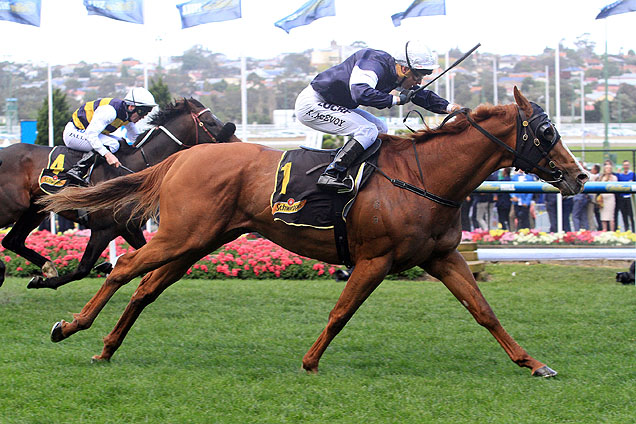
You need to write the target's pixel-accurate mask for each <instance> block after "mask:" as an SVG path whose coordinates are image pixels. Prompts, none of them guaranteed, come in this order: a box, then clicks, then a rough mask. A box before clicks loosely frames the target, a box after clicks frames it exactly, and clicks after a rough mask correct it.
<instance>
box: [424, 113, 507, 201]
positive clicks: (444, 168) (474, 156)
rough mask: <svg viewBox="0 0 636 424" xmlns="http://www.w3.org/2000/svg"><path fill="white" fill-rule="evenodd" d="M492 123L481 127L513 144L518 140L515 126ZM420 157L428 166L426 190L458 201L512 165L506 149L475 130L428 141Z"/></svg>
mask: <svg viewBox="0 0 636 424" xmlns="http://www.w3.org/2000/svg"><path fill="white" fill-rule="evenodd" d="M488 121H492V123H491V122H488ZM488 121H486V122H484V123H483V124H482V123H480V125H481V126H483V127H484V128H485V129H486V130H487V131H488V132H490V133H491V134H493V135H495V136H496V137H497V138H499V139H500V140H502V141H504V142H505V143H507V144H508V145H510V143H512V140H514V131H515V128H516V127H515V125H514V123H513V124H502V123H501V122H497V120H496V119H495V118H491V119H490V120H488ZM427 143H430V144H429V145H427ZM418 154H419V155H420V160H421V161H422V160H423V161H424V162H425V163H426V165H425V166H424V167H425V168H426V170H424V171H423V172H424V174H425V177H424V178H425V186H426V189H427V190H428V191H430V192H431V193H434V194H436V195H438V196H442V197H444V198H447V199H449V200H454V201H457V202H461V201H463V200H464V199H465V198H466V197H467V196H468V195H470V193H472V192H473V191H474V190H475V189H476V188H477V187H479V185H480V184H481V183H482V182H484V180H485V179H486V178H488V176H489V175H490V174H492V173H493V172H494V171H496V170H497V169H500V168H503V167H504V166H508V165H510V163H509V161H508V159H506V152H505V150H504V149H503V148H502V147H500V146H498V145H497V144H495V143H494V142H492V141H491V140H489V139H488V138H486V136H484V135H483V134H481V133H480V132H479V131H477V130H476V129H474V128H471V129H467V130H466V131H464V132H462V133H461V134H457V135H442V136H438V137H435V138H433V139H431V140H429V141H426V142H424V143H423V144H422V145H421V146H419V148H418ZM424 158H428V159H424Z"/></svg>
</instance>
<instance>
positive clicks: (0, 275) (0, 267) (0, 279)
mask: <svg viewBox="0 0 636 424" xmlns="http://www.w3.org/2000/svg"><path fill="white" fill-rule="evenodd" d="M6 269H7V267H6V265H5V264H4V261H0V287H2V284H4V273H5V271H6Z"/></svg>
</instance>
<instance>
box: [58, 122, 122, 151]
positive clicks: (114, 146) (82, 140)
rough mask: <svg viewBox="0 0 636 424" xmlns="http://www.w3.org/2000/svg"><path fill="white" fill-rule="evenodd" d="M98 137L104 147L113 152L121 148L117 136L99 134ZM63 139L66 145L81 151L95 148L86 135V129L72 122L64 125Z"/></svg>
mask: <svg viewBox="0 0 636 424" xmlns="http://www.w3.org/2000/svg"><path fill="white" fill-rule="evenodd" d="M98 137H99V141H100V142H101V143H102V144H103V145H104V147H106V148H107V149H108V150H110V152H111V153H115V152H116V151H117V150H119V140H117V138H115V137H113V136H111V135H107V134H99V135H98ZM63 139H64V144H66V147H69V148H71V149H74V150H79V151H81V152H90V151H91V150H93V146H91V143H90V142H89V141H88V138H86V136H85V135H84V130H80V129H78V128H77V127H76V126H75V125H74V124H73V123H72V122H69V123H68V124H66V126H65V127H64V134H63Z"/></svg>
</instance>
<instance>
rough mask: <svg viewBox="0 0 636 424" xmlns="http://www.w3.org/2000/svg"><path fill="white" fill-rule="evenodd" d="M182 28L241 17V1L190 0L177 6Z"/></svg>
mask: <svg viewBox="0 0 636 424" xmlns="http://www.w3.org/2000/svg"><path fill="white" fill-rule="evenodd" d="M177 9H179V14H180V15H181V28H190V27H193V26H196V25H201V24H207V23H210V22H221V21H230V20H232V19H239V18H240V17H241V0H190V1H188V2H185V3H181V4H179V5H177Z"/></svg>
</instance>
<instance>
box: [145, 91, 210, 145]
mask: <svg viewBox="0 0 636 424" xmlns="http://www.w3.org/2000/svg"><path fill="white" fill-rule="evenodd" d="M189 104H192V105H194V106H196V107H203V104H202V103H201V102H199V101H198V100H196V99H193V98H192V97H190V98H189V99H186V98H182V99H178V100H175V101H174V102H172V103H169V104H168V105H167V106H166V107H164V108H163V109H161V110H159V111H157V112H155V113H153V114H152V116H151V117H150V122H148V124H149V125H150V126H151V127H153V128H154V127H159V126H162V125H165V124H166V123H167V122H168V121H170V120H172V119H174V118H175V117H177V116H180V115H183V114H184V113H190V111H191V107H190V105H189ZM151 129H152V128H151ZM151 129H149V130H146V131H144V132H142V133H141V134H139V135H138V136H137V139H136V140H135V142H134V143H133V146H136V145H137V143H138V142H140V141H141V140H143V138H144V137H145V136H146V134H147V133H148V131H150V130H151Z"/></svg>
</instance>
